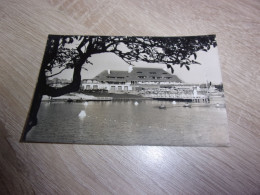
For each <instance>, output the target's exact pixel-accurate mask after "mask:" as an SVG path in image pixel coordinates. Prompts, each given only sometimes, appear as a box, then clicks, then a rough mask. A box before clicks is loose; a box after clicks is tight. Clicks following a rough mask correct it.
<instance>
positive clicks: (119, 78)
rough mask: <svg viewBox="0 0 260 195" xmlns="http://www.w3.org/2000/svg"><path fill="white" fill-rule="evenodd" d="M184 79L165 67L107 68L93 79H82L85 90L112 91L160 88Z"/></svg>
mask: <svg viewBox="0 0 260 195" xmlns="http://www.w3.org/2000/svg"><path fill="white" fill-rule="evenodd" d="M180 83H182V81H181V80H180V79H179V78H178V77H177V76H176V75H171V74H169V73H168V72H166V71H165V70H163V69H158V68H133V70H132V71H131V72H128V71H114V70H112V71H110V70H105V71H103V72H101V73H100V74H98V75H97V76H96V77H94V78H93V79H85V80H83V81H82V84H81V88H82V89H83V90H97V89H100V90H101V89H103V90H107V91H109V92H111V93H120V92H121V93H122V92H124V93H126V92H140V91H142V90H146V89H159V88H162V87H163V86H164V87H169V86H172V85H175V84H180Z"/></svg>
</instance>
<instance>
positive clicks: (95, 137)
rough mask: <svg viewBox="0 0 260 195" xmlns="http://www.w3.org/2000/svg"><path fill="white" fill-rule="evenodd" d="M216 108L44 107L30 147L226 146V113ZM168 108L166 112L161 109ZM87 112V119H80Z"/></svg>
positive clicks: (142, 104) (145, 103)
mask: <svg viewBox="0 0 260 195" xmlns="http://www.w3.org/2000/svg"><path fill="white" fill-rule="evenodd" d="M215 103H223V99H217V100H215V101H211V104H210V106H209V107H203V105H205V104H195V103H194V104H192V107H191V108H185V107H183V103H178V102H177V104H175V105H173V104H172V103H171V102H168V101H155V100H142V101H141V100H138V105H136V104H135V101H106V102H94V101H93V102H88V105H84V102H83V103H65V102H60V103H59V102H52V103H47V102H42V103H41V107H40V110H39V113H38V124H37V126H35V127H33V128H32V130H31V131H30V132H29V133H28V135H27V138H26V141H29V142H54V143H84V144H115V145H177V146H224V145H226V144H227V143H228V141H229V138H228V131H227V118H226V109H225V108H216V107H215V106H214V105H215ZM161 104H164V105H165V106H166V107H167V109H166V110H164V109H159V106H160V105H161ZM81 111H85V113H86V116H85V117H79V116H78V115H79V113H80V112H81Z"/></svg>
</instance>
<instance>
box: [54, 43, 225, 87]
mask: <svg viewBox="0 0 260 195" xmlns="http://www.w3.org/2000/svg"><path fill="white" fill-rule="evenodd" d="M196 54H197V59H196V61H198V62H200V63H201V65H197V64H192V65H190V70H189V71H188V70H187V69H186V68H185V67H182V68H180V66H179V65H175V66H173V68H174V75H176V76H178V77H179V78H180V79H181V80H182V81H184V82H185V83H197V84H200V83H206V82H207V81H208V82H210V81H211V82H212V83H213V84H220V83H222V77H221V71H220V64H219V57H218V49H217V47H215V48H213V47H211V48H210V50H209V51H208V52H204V51H199V52H197V53H196ZM89 61H90V62H92V63H93V65H91V64H84V65H83V67H84V68H86V69H88V71H86V70H84V69H82V71H81V77H82V79H91V78H93V77H95V76H96V75H97V74H99V73H101V72H102V71H104V70H108V69H110V70H122V71H128V69H129V65H128V64H127V63H126V62H124V61H123V60H122V59H121V58H120V57H118V56H116V55H115V54H113V53H101V54H95V55H93V56H91V57H90V58H89ZM133 65H134V67H144V68H162V69H165V70H166V71H167V72H169V73H171V72H170V69H166V65H164V64H154V63H145V62H136V63H133ZM58 71H59V70H58V69H56V70H53V73H55V72H58ZM72 74H73V70H72V69H70V70H65V71H63V72H62V74H60V75H58V76H56V78H65V79H69V80H70V79H72Z"/></svg>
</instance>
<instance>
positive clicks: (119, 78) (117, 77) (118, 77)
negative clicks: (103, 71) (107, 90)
mask: <svg viewBox="0 0 260 195" xmlns="http://www.w3.org/2000/svg"><path fill="white" fill-rule="evenodd" d="M124 78H125V77H117V79H124Z"/></svg>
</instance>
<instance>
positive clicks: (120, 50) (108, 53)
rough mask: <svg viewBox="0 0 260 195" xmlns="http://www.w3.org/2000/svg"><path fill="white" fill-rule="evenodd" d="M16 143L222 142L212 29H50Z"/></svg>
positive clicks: (222, 122) (223, 110) (219, 85)
mask: <svg viewBox="0 0 260 195" xmlns="http://www.w3.org/2000/svg"><path fill="white" fill-rule="evenodd" d="M21 141H22V142H39V143H73V144H93V145H149V146H227V145H228V144H229V135H228V128H227V114H226V105H225V100H224V87H223V82H222V78H221V70H220V64H219V58H218V48H217V42H216V36H215V35H203V36H185V37H148V36H147V37H144V36H83V35H75V36H73V35H49V36H48V39H47V43H46V49H45V53H44V56H43V60H42V65H41V69H40V73H39V78H38V82H37V86H36V88H35V92H34V96H33V100H32V104H31V108H30V111H29V113H28V117H27V120H26V123H25V126H24V131H23V133H22V137H21Z"/></svg>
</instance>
